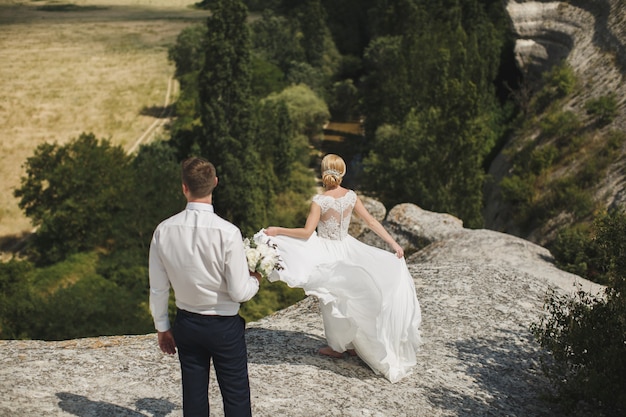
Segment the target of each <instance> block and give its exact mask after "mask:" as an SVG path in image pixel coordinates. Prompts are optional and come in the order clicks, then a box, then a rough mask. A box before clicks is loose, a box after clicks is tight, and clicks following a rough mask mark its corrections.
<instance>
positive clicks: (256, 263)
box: [243, 229, 283, 278]
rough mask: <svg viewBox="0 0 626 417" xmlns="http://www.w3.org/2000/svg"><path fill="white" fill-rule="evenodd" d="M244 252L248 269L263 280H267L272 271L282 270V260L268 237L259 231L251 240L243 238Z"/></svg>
mask: <svg viewBox="0 0 626 417" xmlns="http://www.w3.org/2000/svg"><path fill="white" fill-rule="evenodd" d="M243 244H244V247H245V250H246V259H247V261H248V269H250V270H251V271H253V272H258V273H259V274H261V276H262V277H263V278H268V277H269V275H270V274H271V273H272V272H273V271H275V270H276V271H279V270H281V269H283V265H282V259H281V258H280V254H279V253H278V249H277V248H276V244H274V243H273V242H272V241H271V240H270V238H269V236H267V235H266V234H265V233H263V230H262V229H261V230H260V231H258V232H257V233H256V234H255V235H254V237H253V238H252V240H250V239H248V238H245V239H244V241H243Z"/></svg>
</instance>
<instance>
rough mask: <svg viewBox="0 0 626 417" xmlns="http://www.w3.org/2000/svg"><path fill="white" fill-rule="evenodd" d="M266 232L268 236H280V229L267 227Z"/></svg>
mask: <svg viewBox="0 0 626 417" xmlns="http://www.w3.org/2000/svg"><path fill="white" fill-rule="evenodd" d="M264 232H265V234H266V235H268V236H278V228H277V227H274V226H271V227H267V228H266V229H265V230H264Z"/></svg>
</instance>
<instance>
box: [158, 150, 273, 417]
mask: <svg viewBox="0 0 626 417" xmlns="http://www.w3.org/2000/svg"><path fill="white" fill-rule="evenodd" d="M182 183H183V184H182V188H183V194H184V195H185V197H186V199H187V206H186V208H185V210H183V211H182V212H180V213H178V214H176V215H174V216H172V217H170V218H169V219H166V220H164V221H163V222H162V223H161V224H159V225H158V226H157V228H156V230H155V231H154V235H153V237H152V242H151V244H150V259H149V273H150V311H151V312H152V316H153V319H154V325H155V328H156V330H157V331H158V342H159V347H160V348H161V350H162V351H163V352H164V353H168V354H174V353H176V348H178V358H179V360H180V367H181V373H182V385H183V415H184V416H185V417H195V416H198V417H200V416H202V417H207V416H208V415H209V397H208V388H209V366H210V361H211V359H212V360H213V365H214V366H215V373H216V375H217V380H218V383H219V385H220V390H221V392H222V397H223V400H224V414H225V416H226V417H247V416H251V415H252V412H251V404H250V384H249V380H248V357H247V349H246V341H245V335H244V331H245V323H244V320H243V319H242V318H241V317H240V316H239V306H240V303H242V302H244V301H247V300H249V299H250V298H252V297H253V296H254V295H255V294H256V293H257V291H258V289H259V285H260V281H261V276H260V275H259V274H258V273H251V272H250V271H249V270H248V264H247V261H246V255H245V251H244V246H243V240H242V236H241V232H240V230H239V229H238V228H237V227H236V226H234V225H233V224H231V223H229V222H227V221H226V220H224V219H222V218H220V217H219V216H217V215H216V214H215V213H214V211H213V204H212V203H213V189H214V188H215V187H216V186H217V176H216V174H215V167H214V166H213V164H211V163H210V162H208V161H206V160H204V159H202V158H196V157H193V158H189V159H186V160H185V161H183V163H182ZM170 286H171V287H172V288H173V289H174V294H175V298H176V307H177V312H176V320H175V322H174V326H173V329H170V322H169V317H168V299H169V292H170Z"/></svg>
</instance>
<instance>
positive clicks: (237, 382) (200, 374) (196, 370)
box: [173, 309, 252, 417]
mask: <svg viewBox="0 0 626 417" xmlns="http://www.w3.org/2000/svg"><path fill="white" fill-rule="evenodd" d="M173 333H174V340H175V341H176V347H177V349H178V359H179V360H180V368H181V373H182V383H183V415H184V417H208V416H209V393H208V391H209V369H210V362H211V360H212V361H213V366H214V367H215V375H216V376H217V382H218V384H219V387H220V391H221V393H222V398H223V400H224V416H225V417H250V416H251V415H252V411H251V404H250V382H249V380H248V352H247V349H246V339H245V322H244V320H243V318H241V317H240V316H239V315H236V316H204V315H200V314H195V313H190V312H187V311H184V310H180V309H179V310H178V311H177V313H176V320H175V322H174V326H173Z"/></svg>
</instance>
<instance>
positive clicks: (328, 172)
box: [321, 153, 346, 189]
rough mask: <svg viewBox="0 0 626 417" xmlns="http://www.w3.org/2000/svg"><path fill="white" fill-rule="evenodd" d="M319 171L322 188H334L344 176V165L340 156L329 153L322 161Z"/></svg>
mask: <svg viewBox="0 0 626 417" xmlns="http://www.w3.org/2000/svg"><path fill="white" fill-rule="evenodd" d="M321 171H322V184H324V188H326V189H332V188H336V187H339V185H340V184H341V180H343V176H344V175H346V163H345V162H344V161H343V159H342V158H341V157H340V156H338V155H335V154H332V153H330V154H328V155H326V156H325V157H324V159H322V166H321Z"/></svg>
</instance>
